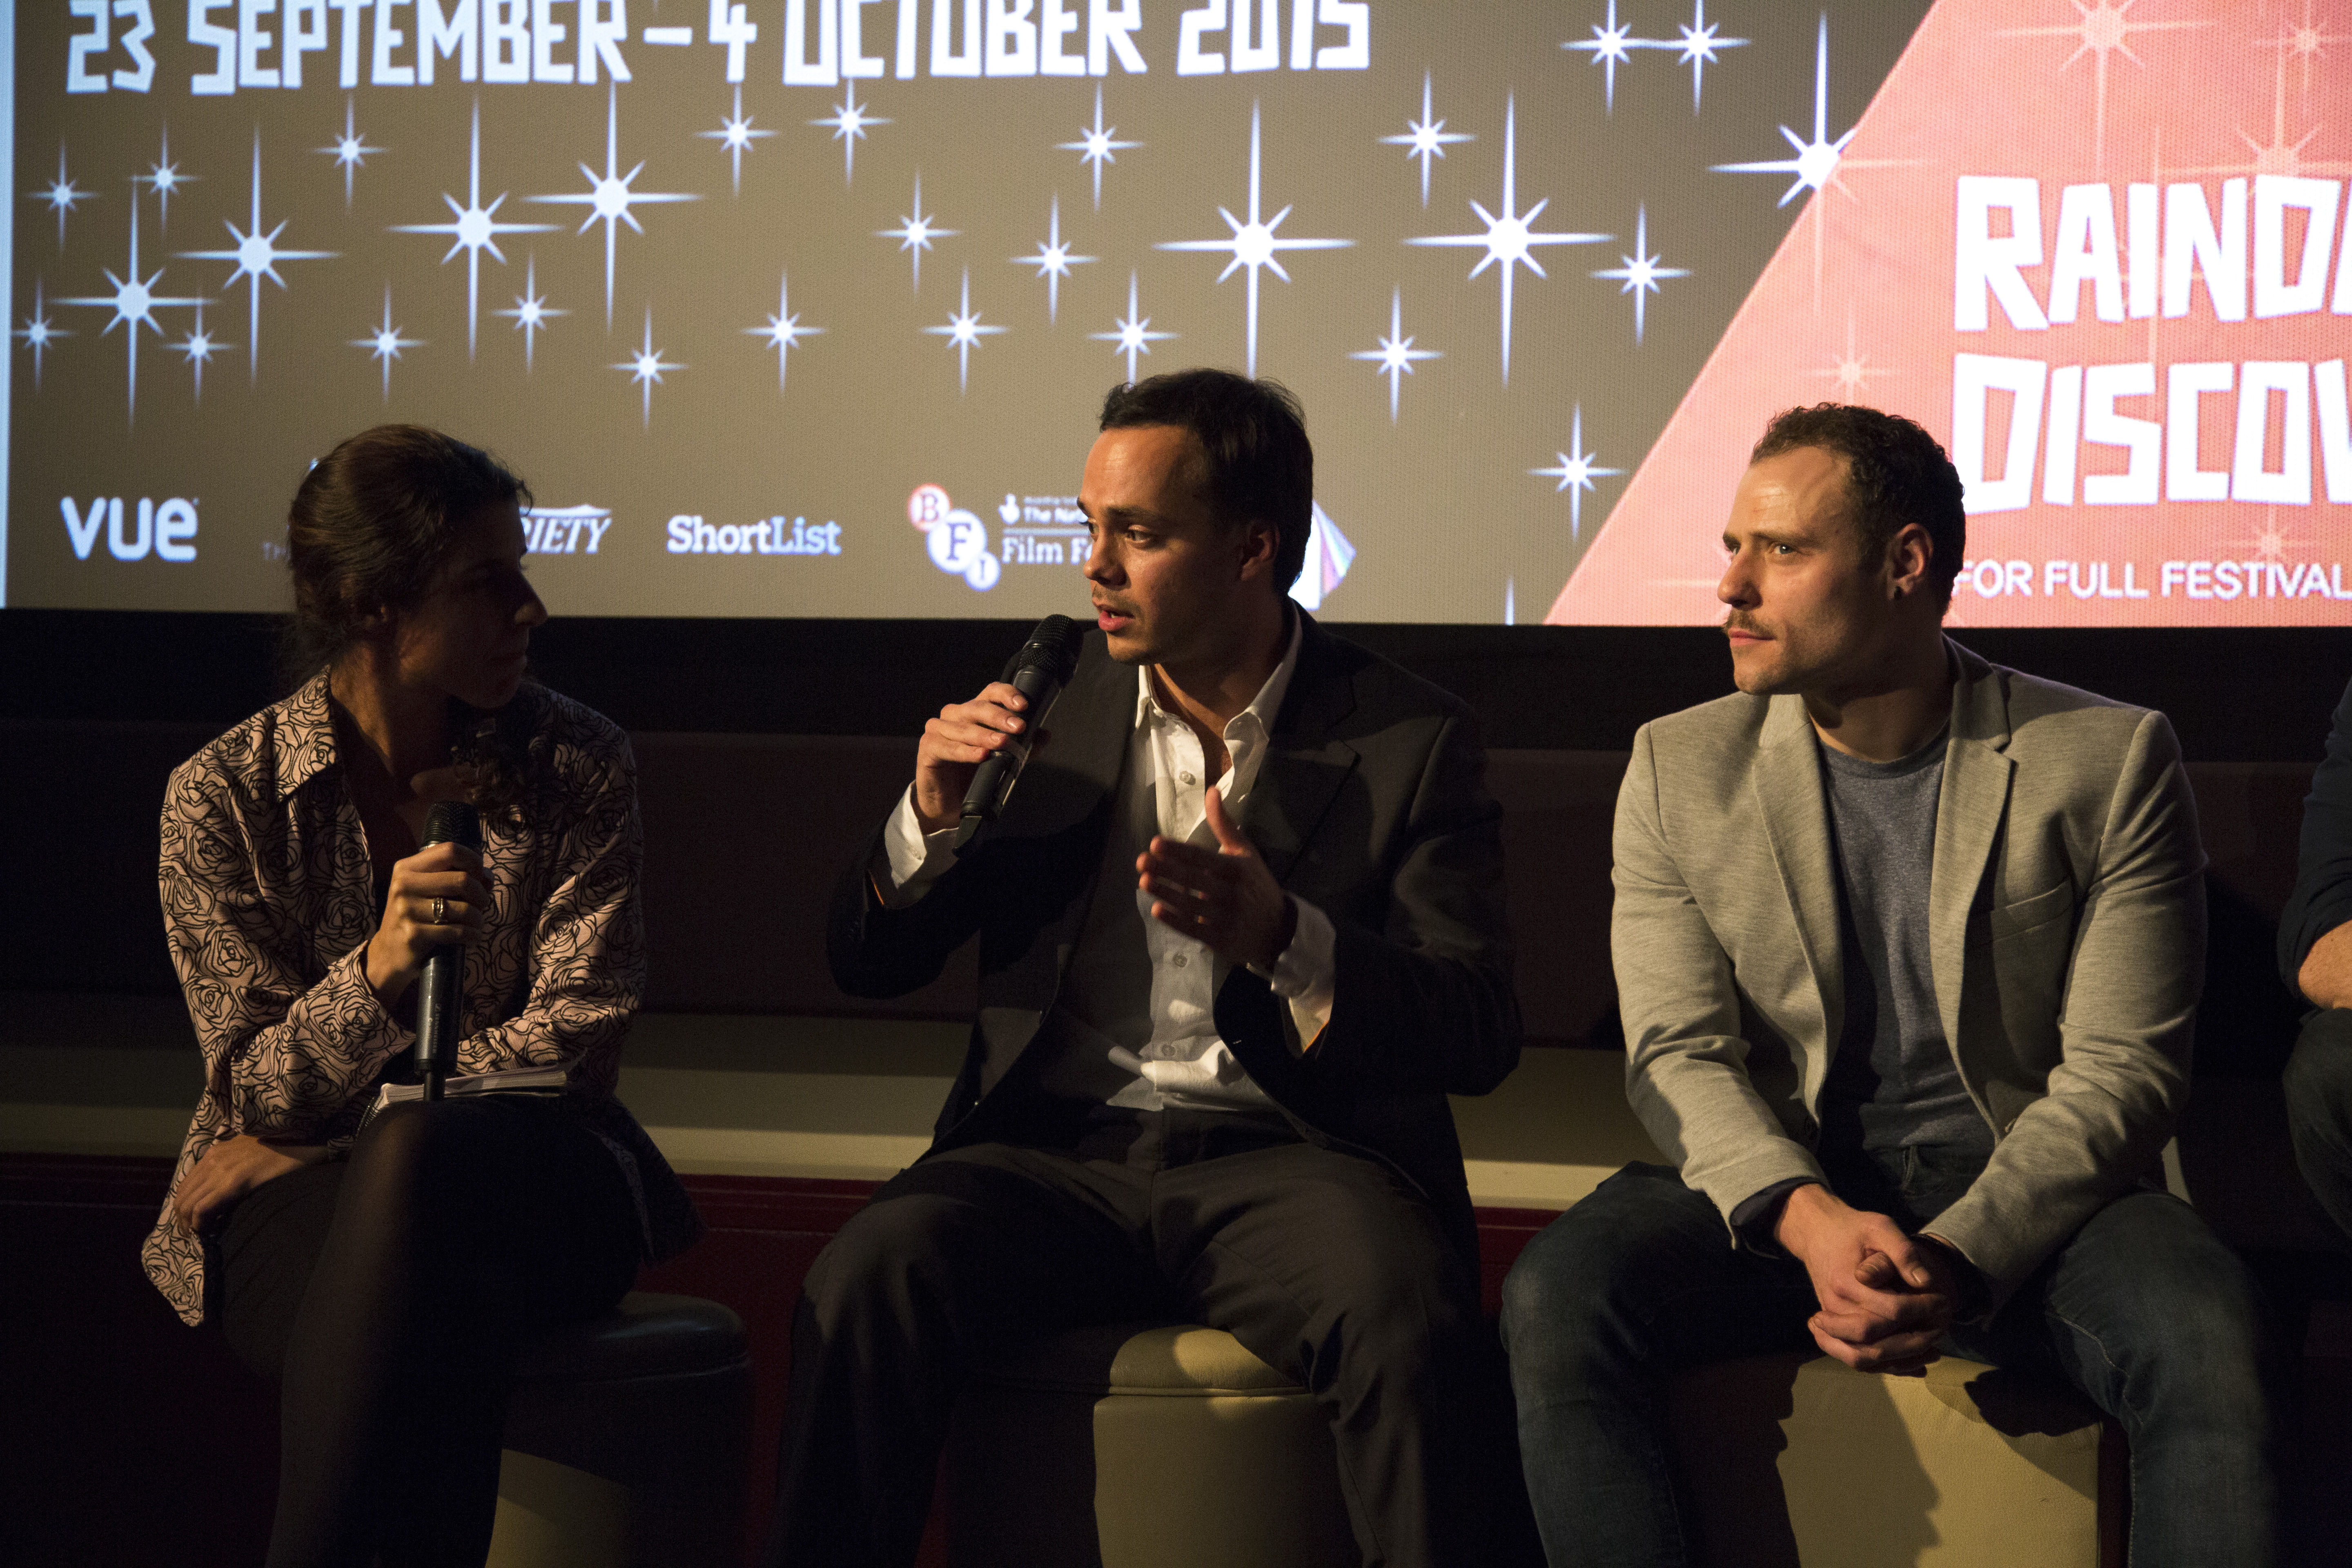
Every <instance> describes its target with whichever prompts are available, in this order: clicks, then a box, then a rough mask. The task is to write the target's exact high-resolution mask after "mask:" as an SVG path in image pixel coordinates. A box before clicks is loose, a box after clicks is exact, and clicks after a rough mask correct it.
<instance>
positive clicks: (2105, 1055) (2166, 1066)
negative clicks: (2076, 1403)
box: [1933, 712, 2205, 1299]
mask: <svg viewBox="0 0 2352 1568" xmlns="http://www.w3.org/2000/svg"><path fill="white" fill-rule="evenodd" d="M2204 872H2205V851H2204V847H2203V845H2202V843H2201V841H2200V838H2199V837H2198V831H2197V803H2196V799H2195V797H2194V796H2193V795H2191V794H2190V792H2189V781H2188V777H2187V775H2186V774H2185V773H2184V772H2183V771H2182V768H2181V765H2180V748H2179V744H2178V743H2177V742H2175V741H2174V739H2173V735H2172V726H2171V724H2170V723H2168V721H2166V719H2165V717H2164V715H2163V714H2161V713H2154V712H2151V713H2148V714H2147V715H2146V716H2145V717H2144V718H2143V719H2142V720H2141V721H2140V724H2139V726H2138V728H2137V730H2136V731H2134V733H2133V735H2132V739H2131V743H2130V746H2129V749H2128V751H2127V752H2126V759H2125V762H2124V765H2123V767H2122V769H2121V770H2120V772H2119V773H2118V776H2117V779H2116V785H2115V789H2114V793H2113V795H2111V796H2110V798H2109V801H2108V805H2107V816H2106V821H2105V826H2104V827H2103V830H2102V832H2101V835H2100V840H2099V847H2098V857H2097V860H2096V863H2095V868H2094V870H2093V874H2092V876H2091V879H2090V881H2089V885H2088V887H2087V888H2086V889H2085V890H2084V901H2083V912H2082V916H2081V918H2080V919H2079V920H2078V921H2076V923H2075V926H2074V955H2073V958H2072V960H2071V962H2070V963H2069V964H2068V966H2067V971H2066V982H2065V992H2064V995H2063V1000H2062V1002H2061V1004H2060V1009H2059V1016H2058V1034H2059V1046H2060V1058H2059V1062H2058V1065H2057V1066H2056V1067H2055V1068H2053V1069H2052V1071H2051V1073H2050V1076H2049V1081H2048V1086H2047V1089H2046V1091H2045V1092H2044V1093H2043V1095H2042V1098H2040V1099H2038V1100H2034V1101H2032V1103H2031V1104H2029V1105H2028V1106H2026V1108H2025V1109H2024V1110H2021V1112H2019V1113H2018V1115H2017V1117H2016V1119H2015V1120H2014V1121H2011V1123H2010V1125H2009V1128H2008V1130H2007V1131H2006V1132H2005V1133H2004V1134H2003V1135H2002V1137H2001V1140H2000V1143H1999V1145H1998V1146H1996V1147H1995V1149H1994V1150H1993V1154H1992V1160H1991V1162H1990V1164H1988V1165H1987V1166H1986V1168H1985V1172H1984V1173H1983V1174H1982V1175H1980V1176H1979V1177H1978V1178H1977V1180H1976V1183H1975V1184H1973V1185H1972V1186H1971V1187H1969V1191H1968V1192H1967V1194H1964V1195H1963V1196H1962V1197H1961V1198H1960V1200H1959V1201H1958V1203H1956V1204H1954V1205H1952V1206H1951V1207H1950V1208H1948V1209H1947V1210H1945V1211H1944V1213H1943V1214H1941V1215H1938V1216H1937V1219H1936V1222H1935V1225H1934V1227H1933V1228H1934V1230H1935V1232H1936V1234H1937V1235H1938V1236H1940V1237H1944V1238H1945V1239H1947V1240H1948V1241H1949V1242H1951V1243H1952V1244H1953V1245H1954V1246H1955V1247H1958V1248H1959V1249H1960V1250H1961V1251H1962V1252H1964V1253H1966V1254H1967V1255H1968V1258H1969V1261H1970V1262H1972V1263H1974V1264H1975V1265H1976V1266H1977V1267H1978V1268H1980V1269H1982V1270H1983V1271H1984V1273H1985V1275H1986V1277H1987V1278H1988V1279H1990V1280H1991V1281H1992V1283H1993V1286H1994V1290H1995V1295H1996V1298H1997V1299H1999V1298H2002V1297H2005V1296H2006V1294H2007V1293H2008V1291H2009V1290H2011V1289H2015V1288H2016V1286H2017V1285H2018V1284H2020V1283H2021V1282H2022V1281H2023V1279H2025V1277H2026V1276H2027V1275H2029V1274H2031V1273H2032V1272H2033V1270H2034V1269H2035V1268H2038V1267H2040V1265H2041V1263H2042V1260H2043V1259H2044V1258H2048V1257H2049V1256H2050V1254H2051V1253H2052V1252H2053V1251H2055V1250H2056V1249H2057V1248H2058V1247H2060V1246H2061V1245H2062V1244H2063V1242H2064V1241H2065V1240H2066V1238H2067V1237H2070V1236H2072V1235H2074V1232H2075V1231H2076V1230H2078V1229H2080V1228H2081V1227H2082V1225H2083V1223H2084V1221H2085V1220H2087V1219H2089V1218H2090V1217H2091V1215H2094V1214H2095V1213H2097V1212H2098V1210H2099V1209H2100V1208H2102V1207H2104V1206H2105V1205H2106V1204H2108V1203H2109V1202H2111V1201H2113V1200H2114V1199H2115V1198H2116V1197H2117V1196H2119V1195H2121V1194H2124V1193H2126V1192H2127V1191H2129V1190H2130V1189H2131V1188H2132V1187H2133V1186H2134V1185H2135V1184H2137V1183H2138V1181H2139V1180H2140V1179H2141V1177H2142V1176H2143V1175H2145V1174H2146V1173H2147V1172H2148V1171H2150V1170H2151V1169H2153V1168H2155V1167H2156V1165H2157V1164H2158V1162H2159V1160H2160V1159H2161V1158H2162V1156H2163V1152H2164V1143H2165V1140H2167V1139H2168V1138H2169V1137H2171V1136H2172V1131H2173V1127H2174V1124H2175V1123H2176V1122H2177V1121H2179V1115H2180V1110H2181V1107H2182V1106H2183V1105H2184V1104H2186V1103H2187V1101H2188V1099H2189V1048H2190V1045H2191V1042H2192V1040H2193V1037H2194V1036H2195V1032H2196V1022H2197V999H2198V994H2199V992H2200V989H2201V988H2202V986H2203V984H2204V977H2205V897H2204ZM2011 940H2018V941H2032V940H2042V941H2053V940H2061V938H2060V936H2059V935H2057V934H2056V933H2053V932H2050V931H2042V932H2040V933H2035V932H2031V931H2027V932H2020V933H2018V934H2017V936H2016V937H2014V938H2012V939H2011ZM1998 946H1999V944H1998V943H1997V942H1996V943H1994V944H1993V949H1992V951H1991V952H1989V953H1988V954H1987V957H1988V958H1989V959H1990V962H1993V963H1996V965H1997V964H1998V963H1999V958H1998ZM1972 956H1973V955H1972ZM1996 972H1997V971H1996Z"/></svg>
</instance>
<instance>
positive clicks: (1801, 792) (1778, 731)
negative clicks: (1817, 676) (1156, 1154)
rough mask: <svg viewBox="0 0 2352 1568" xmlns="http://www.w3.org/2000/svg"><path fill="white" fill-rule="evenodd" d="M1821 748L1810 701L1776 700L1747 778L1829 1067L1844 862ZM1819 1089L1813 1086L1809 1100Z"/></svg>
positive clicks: (1840, 1011) (1839, 969)
mask: <svg viewBox="0 0 2352 1568" xmlns="http://www.w3.org/2000/svg"><path fill="white" fill-rule="evenodd" d="M1815 744H1816V742H1815V741H1814V739H1813V727H1812V721H1811V720H1810V719H1808V718H1807V717H1806V715H1805V703H1804V699H1802V698H1801V697H1775V698H1773V699H1772V702H1771V710H1770V711H1769V713H1768V714H1767V715H1766V717H1765V721H1764V728H1763V732H1762V734H1761V735H1759V737H1758V742H1757V752H1756V764H1755V767H1754V769H1753V770H1752V771H1751V773H1749V775H1748V777H1749V784H1750V787H1751V788H1752V789H1753V790H1754V791H1755V795H1756V806H1757V809H1758V811H1759V813H1761V814H1762V816H1763V818H1764V832H1765V836H1766V837H1767V838H1769V840H1770V841H1771V845H1772V864H1773V867H1774V868H1775V869H1777V870H1778V871H1779V872H1780V888H1781V891H1782V892H1783V893H1784V894H1785V895H1786V896H1787V898H1788V900H1789V913H1790V919H1791V920H1792V921H1793V922H1794V924H1795V926H1796V931H1797V941H1798V942H1799V944H1800V945H1801V947H1802V948H1803V950H1804V954H1805V964H1806V967H1807V968H1808V969H1810V970H1811V972H1812V976H1813V989H1814V992H1815V996H1814V1004H1815V1006H1816V1007H1817V1008H1818V1009H1819V1012H1820V1016H1821V1026H1822V1033H1821V1040H1822V1053H1823V1054H1822V1062H1823V1063H1824V1064H1826V1063H1827V1061H1828V1059H1829V1057H1830V1055H1831V1054H1832V1053H1834V1052H1835V1051H1836V1050H1837V1047H1838V1037H1839V1034H1840V1033H1841V1032H1842V1031H1843V1029H1844V1027H1845V977H1844V969H1843V962H1844V960H1843V954H1842V953H1841V952H1840V951H1839V947H1838V888H1837V858H1836V855H1835V852H1834V851H1833V850H1832V847H1831V844H1830V822H1829V800H1828V798H1827V797H1826V796H1825V795H1823V794H1822V764H1821V760H1820V758H1819V757H1817V756H1816V755H1815V753H1814V746H1815ZM1824 1070H1826V1069H1825V1068H1824ZM1812 1088H1813V1086H1812V1085H1811V1084H1810V1083H1809V1084H1808V1085H1807V1086H1806V1089H1807V1091H1808V1093H1810V1092H1811V1089H1812Z"/></svg>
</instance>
